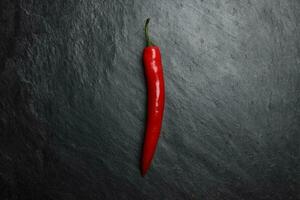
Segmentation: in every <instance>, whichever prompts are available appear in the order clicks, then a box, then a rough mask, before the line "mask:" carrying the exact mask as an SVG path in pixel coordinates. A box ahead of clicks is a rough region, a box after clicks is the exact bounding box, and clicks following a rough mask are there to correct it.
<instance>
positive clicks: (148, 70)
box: [141, 19, 165, 176]
mask: <svg viewBox="0 0 300 200" xmlns="http://www.w3.org/2000/svg"><path fill="white" fill-rule="evenodd" d="M148 23H149V20H148V19H147V22H146V27H147V24H148ZM147 45H148V46H147V47H145V48H144V51H143V64H144V71H145V76H146V83H147V120H146V130H145V137H144V144H143V153H142V160H141V173H142V176H144V175H145V174H146V172H147V171H148V169H149V167H150V165H151V161H152V159H153V156H154V154H155V150H156V146H157V143H158V139H159V135H160V131H161V127H162V121H163V112H164V105H165V86H164V77H163V67H162V59H161V53H160V49H159V47H158V46H155V45H153V43H152V42H150V41H149V38H147Z"/></svg>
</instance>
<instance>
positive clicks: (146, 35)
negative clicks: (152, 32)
mask: <svg viewBox="0 0 300 200" xmlns="http://www.w3.org/2000/svg"><path fill="white" fill-rule="evenodd" d="M149 22H150V18H147V20H146V23H145V37H146V45H147V46H153V45H154V44H153V42H152V41H151V40H150V38H149V31H148V24H149Z"/></svg>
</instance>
